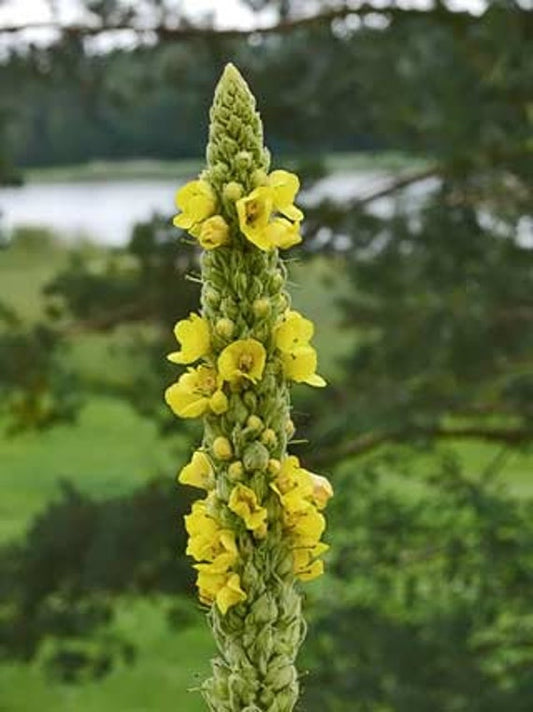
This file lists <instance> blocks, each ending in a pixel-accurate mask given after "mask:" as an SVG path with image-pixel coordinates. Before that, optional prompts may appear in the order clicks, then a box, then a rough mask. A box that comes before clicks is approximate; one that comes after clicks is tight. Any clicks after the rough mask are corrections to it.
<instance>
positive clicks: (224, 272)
mask: <svg viewBox="0 0 533 712" xmlns="http://www.w3.org/2000/svg"><path fill="white" fill-rule="evenodd" d="M210 118H211V124H210V129H209V143H208V147H207V168H206V170H204V171H203V172H202V174H201V175H200V176H199V178H198V180H194V181H192V182H190V183H188V184H187V185H185V186H183V187H182V188H181V189H180V190H179V191H178V193H177V196H176V203H177V206H178V208H179V210H180V213H179V214H178V215H177V216H176V217H175V218H174V225H176V226H177V227H179V228H181V229H183V230H186V231H187V232H188V233H189V234H190V235H192V236H193V237H194V238H195V239H196V240H197V241H198V242H199V244H200V245H201V247H202V248H203V252H202V296H201V310H200V313H199V314H190V316H189V317H188V318H187V319H184V320H182V321H179V322H178V323H177V324H176V326H175V330H174V331H175V335H176V338H177V340H178V342H179V344H180V349H179V350H178V351H176V352H174V353H171V354H170V355H169V356H168V358H169V359H170V361H172V362H173V363H177V364H184V365H186V366H187V369H186V371H185V372H184V373H183V374H182V375H181V376H180V377H179V378H178V380H177V382H176V383H174V384H173V385H171V386H170V387H169V388H168V389H167V391H166V394H165V398H166V401H167V403H168V405H169V406H170V408H171V409H172V410H173V412H174V413H175V414H176V415H177V416H178V417H180V418H202V419H203V424H204V436H203V440H202V443H201V446H200V447H199V448H198V449H197V450H196V451H195V452H194V453H193V455H192V458H191V461H190V462H189V463H188V464H187V465H185V467H184V468H183V469H182V470H181V472H180V474H179V481H180V482H181V483H182V484H185V485H190V486H192V487H197V488H198V489H200V490H202V491H203V496H202V498H200V499H199V500H197V501H196V502H195V503H194V504H193V506H192V511H191V513H190V514H189V515H187V516H186V517H185V526H186V529H187V533H188V535H189V540H188V547H187V554H189V555H190V556H191V557H192V558H193V559H194V561H195V563H194V568H195V569H196V571H197V587H198V596H199V599H200V601H201V603H202V604H203V605H204V606H206V607H207V610H208V616H209V620H210V624H211V627H212V630H213V634H214V637H215V639H216V643H217V646H218V650H219V656H218V657H217V658H216V659H215V660H214V661H213V672H212V677H211V678H210V679H209V680H207V681H206V682H205V683H204V684H203V686H202V690H203V693H204V696H205V699H206V701H207V704H208V706H209V708H210V709H211V710H215V711H216V712H290V710H293V709H294V707H295V705H296V703H297V701H298V696H299V684H298V674H297V671H296V668H295V659H296V655H297V652H298V649H299V647H300V644H301V643H302V640H303V637H304V633H305V622H304V619H303V616H302V601H301V594H300V592H299V581H310V580H312V579H314V578H316V577H317V576H320V574H322V572H323V569H324V564H323V561H322V560H321V558H320V557H321V555H322V554H323V553H324V552H325V551H326V550H327V548H328V547H327V545H326V544H324V543H323V542H322V541H321V537H322V534H323V533H324V529H325V519H324V515H323V513H322V510H323V509H324V508H325V506H326V504H327V502H328V499H329V498H330V497H331V496H332V494H333V491H332V488H331V485H330V483H329V481H328V480H327V479H326V478H325V477H321V476H319V475H315V474H313V473H311V472H309V471H308V470H306V469H304V468H303V467H302V465H301V464H300V462H299V460H298V458H297V457H295V456H294V455H290V454H289V453H288V452H287V445H288V442H289V441H290V439H291V438H292V437H293V435H294V429H295V428H294V424H293V422H292V420H291V416H290V399H289V391H290V386H291V383H293V382H296V383H306V384H309V385H311V386H316V387H322V386H324V385H325V381H324V379H323V378H322V377H321V376H319V375H318V374H317V373H316V368H317V356H316V351H315V350H314V348H313V347H312V346H311V343H310V342H311V338H312V336H313V330H314V327H313V324H312V322H311V321H309V320H308V319H306V318H304V317H303V316H302V315H301V314H299V313H298V312H297V311H295V310H293V309H291V307H290V298H289V295H288V293H287V291H286V269H285V266H284V264H283V262H282V260H281V258H280V250H286V249H288V248H290V247H292V246H293V245H296V244H298V243H299V242H301V239H302V238H301V236H300V224H301V221H302V218H303V214H302V211H301V210H300V209H299V208H298V207H296V206H295V205H294V200H295V197H296V194H297V192H298V189H299V180H298V178H297V176H296V175H294V174H292V173H289V172H287V171H284V170H275V171H273V172H269V163H270V158H269V153H268V151H267V150H266V149H265V148H264V146H263V130H262V125H261V120H260V117H259V114H258V113H257V112H256V110H255V100H254V97H253V95H252V94H251V92H250V90H249V88H248V86H247V84H246V83H245V81H244V80H243V78H242V76H241V75H240V74H239V72H238V71H237V69H236V68H235V67H234V66H233V65H231V64H230V65H228V66H227V67H226V68H225V70H224V73H223V75H222V78H221V79H220V82H219V84H218V86H217V88H216V91H215V97H214V102H213V106H212V108H211V114H210ZM193 364H194V365H193Z"/></svg>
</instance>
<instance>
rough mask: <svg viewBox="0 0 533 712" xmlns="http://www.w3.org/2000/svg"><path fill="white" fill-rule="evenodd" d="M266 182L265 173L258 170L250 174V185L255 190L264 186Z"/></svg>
mask: <svg viewBox="0 0 533 712" xmlns="http://www.w3.org/2000/svg"><path fill="white" fill-rule="evenodd" d="M267 180H268V176H267V174H266V172H265V171H263V170H261V169H260V168H259V169H258V170H256V171H254V172H253V174H252V183H253V184H254V185H255V187H256V188H258V187H259V186H260V185H266V182H267Z"/></svg>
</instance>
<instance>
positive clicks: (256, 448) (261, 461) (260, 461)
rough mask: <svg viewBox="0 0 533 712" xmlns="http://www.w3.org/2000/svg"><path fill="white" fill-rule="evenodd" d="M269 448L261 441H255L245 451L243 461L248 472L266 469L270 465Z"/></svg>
mask: <svg viewBox="0 0 533 712" xmlns="http://www.w3.org/2000/svg"><path fill="white" fill-rule="evenodd" d="M268 455H269V453H268V450H267V449H266V448H265V446H264V445H261V443H258V442H254V443H251V444H250V445H248V447H247V448H246V450H245V451H244V456H243V458H242V459H243V463H244V467H245V469H246V470H247V471H248V472H252V471H253V470H266V468H267V465H268Z"/></svg>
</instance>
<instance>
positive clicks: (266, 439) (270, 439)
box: [261, 428, 278, 449]
mask: <svg viewBox="0 0 533 712" xmlns="http://www.w3.org/2000/svg"><path fill="white" fill-rule="evenodd" d="M261 442H262V443H263V445H264V446H265V447H267V448H269V449H272V448H274V447H276V445H277V444H278V436H277V435H276V433H275V431H274V430H272V428H267V429H266V430H265V431H263V433H262V434H261Z"/></svg>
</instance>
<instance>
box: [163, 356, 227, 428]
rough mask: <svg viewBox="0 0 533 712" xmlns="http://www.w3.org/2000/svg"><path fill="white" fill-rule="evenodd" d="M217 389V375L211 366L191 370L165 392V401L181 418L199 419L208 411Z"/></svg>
mask: <svg viewBox="0 0 533 712" xmlns="http://www.w3.org/2000/svg"><path fill="white" fill-rule="evenodd" d="M216 388H217V374H216V371H215V370H214V369H213V368H211V367H210V366H198V368H189V370H188V371H187V373H184V374H183V375H182V376H180V378H179V380H178V382H177V383H173V384H172V385H171V386H169V387H168V388H167V390H166V391H165V400H166V402H167V403H168V405H169V406H170V408H171V409H172V410H173V411H174V413H175V414H176V415H178V416H179V417H180V418H198V417H200V416H201V415H203V414H204V413H205V412H206V411H207V410H208V409H209V404H210V398H211V396H212V395H213V393H214V392H215V391H216Z"/></svg>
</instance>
